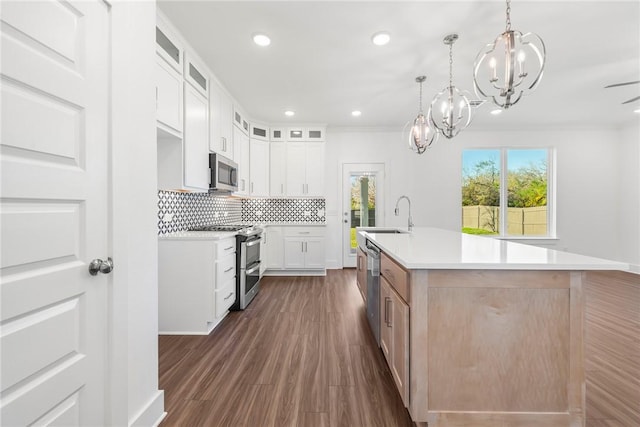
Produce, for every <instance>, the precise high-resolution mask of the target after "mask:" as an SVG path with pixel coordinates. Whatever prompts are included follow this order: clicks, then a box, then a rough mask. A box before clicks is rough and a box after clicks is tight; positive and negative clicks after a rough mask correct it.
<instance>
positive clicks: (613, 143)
mask: <svg viewBox="0 0 640 427" xmlns="http://www.w3.org/2000/svg"><path fill="white" fill-rule="evenodd" d="M621 133H623V138H622V139H623V140H622V141H621V135H620V134H621ZM634 135H636V136H634ZM634 138H635V139H634ZM637 140H638V139H637V133H635V134H634V132H632V131H630V130H628V131H625V132H621V131H617V130H611V129H558V130H555V129H551V130H536V129H532V130H517V131H514V130H503V131H484V130H475V129H473V128H472V127H471V128H469V129H467V130H465V131H464V132H462V133H460V134H459V135H458V136H457V137H456V138H454V139H452V140H446V139H445V138H441V139H440V140H439V141H437V142H436V143H435V144H434V146H433V147H432V148H431V149H429V150H428V151H427V152H426V153H424V154H423V155H421V156H419V155H417V154H414V153H413V152H411V151H410V150H409V149H408V148H406V147H407V146H406V145H405V142H404V141H403V140H402V135H401V132H395V131H393V132H392V131H375V130H366V129H360V130H345V129H329V131H328V132H327V155H326V176H327V181H326V186H327V214H328V217H327V226H328V229H327V233H328V234H329V235H332V236H334V237H336V238H335V239H334V240H336V241H338V242H339V241H340V240H339V239H338V238H337V236H339V235H341V233H342V226H341V222H339V220H340V216H341V214H342V206H341V200H342V199H341V197H342V196H341V191H342V188H341V182H340V181H341V172H340V171H341V167H342V166H341V165H342V163H345V162H384V163H385V164H386V187H385V191H386V194H387V197H386V199H387V202H386V206H385V207H384V208H385V217H386V222H387V224H386V225H387V226H406V205H403V206H404V209H405V210H404V212H402V213H401V215H400V217H395V216H394V215H393V208H394V206H395V202H396V200H397V198H398V197H399V196H400V195H402V194H406V195H407V196H409V197H410V198H411V201H412V214H413V221H414V223H415V225H416V226H430V227H440V228H445V229H450V230H459V229H460V226H461V219H460V205H461V196H460V186H461V168H462V165H461V163H462V161H461V156H462V150H463V149H464V148H483V147H500V146H513V147H554V148H555V149H556V153H557V162H556V164H557V180H556V183H557V237H558V240H557V241H551V242H541V243H543V244H545V245H546V246H551V247H555V248H557V249H561V250H567V251H570V252H575V253H580V254H585V255H592V256H598V257H603V258H609V259H618V260H627V261H632V260H633V259H636V263H637V262H638V257H637V250H638V249H637V245H638V244H637V241H632V240H633V239H634V236H629V235H627V233H624V232H621V231H620V230H619V225H618V224H619V223H620V221H621V218H620V217H621V212H623V211H624V212H625V215H626V216H625V224H627V226H629V224H630V223H632V222H633V221H632V218H631V216H632V215H633V211H634V209H635V216H636V217H637V212H638V208H637V206H638V200H639V199H640V194H639V193H638V191H637V184H636V191H635V192H632V194H633V196H631V197H630V198H629V199H625V200H624V201H623V200H622V199H621V197H620V193H619V191H618V188H619V187H620V182H621V180H623V179H624V180H632V179H633V177H635V179H636V181H637V180H638V177H639V174H638V162H637V159H638V156H637V154H635V159H636V161H635V162H634V161H631V160H629V161H626V160H625V161H623V160H622V158H624V159H628V157H630V156H628V154H629V153H632V154H633V153H636V152H637V149H638V148H637ZM634 142H635V145H634ZM621 150H624V154H621ZM634 150H636V151H634ZM623 175H624V178H623ZM621 204H624V206H621ZM627 207H628V208H629V209H627ZM401 211H403V208H402V207H401ZM635 227H636V228H635V230H637V221H636V225H635ZM636 236H637V231H636ZM636 240H637V239H636ZM329 244H331V242H329ZM634 247H635V251H636V253H635V255H634V252H633V251H634V249H633V248H634ZM341 252H342V249H341V246H340V244H338V245H337V246H333V247H328V248H327V254H328V260H327V262H328V266H330V267H332V268H333V266H334V265H336V266H340V265H341V262H340V255H339V254H341ZM335 254H338V255H335ZM634 256H635V258H634Z"/></svg>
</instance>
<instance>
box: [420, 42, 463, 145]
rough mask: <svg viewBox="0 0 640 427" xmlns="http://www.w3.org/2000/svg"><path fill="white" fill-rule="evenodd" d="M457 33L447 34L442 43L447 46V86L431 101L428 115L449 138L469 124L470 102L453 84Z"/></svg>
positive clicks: (440, 131) (439, 130) (434, 124)
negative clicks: (454, 45)
mask: <svg viewBox="0 0 640 427" xmlns="http://www.w3.org/2000/svg"><path fill="white" fill-rule="evenodd" d="M456 40H458V35H457V34H449V35H448V36H446V37H445V38H444V44H446V45H448V46H449V86H447V87H446V88H444V89H443V90H441V91H440V92H439V93H438V94H437V95H436V96H435V97H434V98H433V101H431V108H430V109H429V115H430V119H431V122H432V123H433V126H435V127H436V129H438V132H439V133H441V134H442V135H444V136H445V138H448V139H451V138H453V137H454V136H456V135H457V134H458V133H460V131H461V130H463V129H464V128H466V127H467V126H469V123H470V122H471V104H470V103H469V98H468V97H467V95H466V94H465V92H464V91H461V90H460V89H458V88H457V87H455V86H454V85H453V44H454V43H455V42H456Z"/></svg>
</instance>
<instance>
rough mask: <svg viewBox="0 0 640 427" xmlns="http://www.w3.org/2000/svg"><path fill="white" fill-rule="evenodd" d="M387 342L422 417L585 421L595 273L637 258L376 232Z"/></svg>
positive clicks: (495, 422)
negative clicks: (588, 289)
mask: <svg viewBox="0 0 640 427" xmlns="http://www.w3.org/2000/svg"><path fill="white" fill-rule="evenodd" d="M365 237H366V238H368V239H369V240H371V241H372V242H373V243H374V244H375V245H376V246H378V247H379V248H380V249H381V250H382V256H381V265H380V275H381V284H380V311H381V316H380V317H381V319H382V320H381V340H380V341H381V342H380V344H381V348H382V351H383V353H384V354H385V357H386V358H387V361H388V363H389V366H390V368H391V372H392V376H393V377H394V380H395V382H396V386H397V387H398V390H399V392H400V395H401V397H402V399H403V401H404V403H405V406H407V408H408V409H409V412H410V414H411V417H412V419H413V421H415V422H416V423H418V424H421V423H428V425H429V427H439V426H474V427H483V426H487V427H489V426H491V427H494V426H510V427H511V426H513V427H518V426H536V427H544V426H549V427H551V426H554V427H557V426H582V425H584V424H585V419H586V415H585V405H586V403H585V356H584V346H585V338H584V336H585V326H584V325H585V291H584V289H585V282H586V280H587V274H588V272H589V271H607V270H627V269H629V265H627V264H624V263H618V262H614V261H607V260H602V259H597V258H591V257H586V256H581V255H576V254H570V253H565V252H559V251H554V250H549V249H544V248H539V247H534V246H529V245H522V244H517V243H512V242H508V241H505V240H498V239H493V238H488V237H480V236H472V235H466V234H462V233H458V232H452V231H446V230H440V229H433V228H417V229H414V230H413V231H412V232H411V233H402V234H387V233H384V234H382V233H379V234H376V233H371V232H367V233H366V234H365Z"/></svg>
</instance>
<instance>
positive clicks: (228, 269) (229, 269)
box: [224, 267, 233, 273]
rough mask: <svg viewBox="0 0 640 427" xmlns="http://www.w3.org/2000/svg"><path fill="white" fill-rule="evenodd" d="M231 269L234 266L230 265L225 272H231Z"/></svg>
mask: <svg viewBox="0 0 640 427" xmlns="http://www.w3.org/2000/svg"><path fill="white" fill-rule="evenodd" d="M231 270H233V267H229V268H227V269H226V270H225V271H224V272H225V273H228V272H230V271H231Z"/></svg>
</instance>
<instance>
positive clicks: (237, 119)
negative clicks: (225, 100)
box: [233, 105, 249, 135]
mask: <svg viewBox="0 0 640 427" xmlns="http://www.w3.org/2000/svg"><path fill="white" fill-rule="evenodd" d="M233 124H234V125H236V126H237V127H238V129H240V130H241V131H242V132H244V133H246V134H247V135H249V122H248V121H247V119H246V115H245V114H244V112H243V111H242V109H240V107H238V106H237V105H234V106H233Z"/></svg>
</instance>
